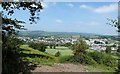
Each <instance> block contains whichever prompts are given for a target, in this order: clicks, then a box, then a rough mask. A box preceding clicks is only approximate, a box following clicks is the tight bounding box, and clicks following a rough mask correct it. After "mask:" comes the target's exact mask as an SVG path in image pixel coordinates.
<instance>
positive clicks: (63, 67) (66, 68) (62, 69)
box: [32, 63, 86, 72]
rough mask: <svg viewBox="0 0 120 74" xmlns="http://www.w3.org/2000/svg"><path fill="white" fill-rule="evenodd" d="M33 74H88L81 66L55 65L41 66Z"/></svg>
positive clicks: (69, 64)
mask: <svg viewBox="0 0 120 74" xmlns="http://www.w3.org/2000/svg"><path fill="white" fill-rule="evenodd" d="M32 72H86V70H85V68H84V66H83V65H81V64H78V65H76V64H71V63H67V64H55V65H54V66H45V65H40V66H38V67H36V69H35V70H33V71H32Z"/></svg>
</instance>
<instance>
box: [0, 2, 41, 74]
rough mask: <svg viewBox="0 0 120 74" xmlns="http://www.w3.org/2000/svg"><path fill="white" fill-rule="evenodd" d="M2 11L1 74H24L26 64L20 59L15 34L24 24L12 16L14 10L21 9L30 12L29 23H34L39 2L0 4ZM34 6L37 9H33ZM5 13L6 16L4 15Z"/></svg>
mask: <svg viewBox="0 0 120 74" xmlns="http://www.w3.org/2000/svg"><path fill="white" fill-rule="evenodd" d="M0 4H1V7H2V8H3V10H2V15H0V17H2V25H1V27H2V53H3V54H2V56H3V57H2V59H3V60H2V62H3V66H2V67H3V68H2V70H3V71H2V73H3V74H9V73H11V74H18V73H26V72H27V71H26V70H29V69H27V66H28V63H27V62H26V63H25V62H24V61H23V60H22V59H21V58H20V50H19V45H20V41H19V40H18V39H16V34H17V32H18V31H19V30H21V29H23V27H24V26H21V25H20V24H21V23H25V22H23V21H19V20H18V19H12V17H9V16H12V15H13V14H14V10H16V9H18V10H20V9H23V10H29V11H30V18H29V21H30V22H31V23H33V22H34V23H36V22H35V19H39V17H37V16H36V12H39V11H40V10H41V9H42V6H41V3H40V2H0ZM33 4H35V5H36V6H37V7H33ZM4 12H6V13H7V14H5V13H4ZM8 17H9V18H8Z"/></svg>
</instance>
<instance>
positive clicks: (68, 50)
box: [45, 46, 73, 56]
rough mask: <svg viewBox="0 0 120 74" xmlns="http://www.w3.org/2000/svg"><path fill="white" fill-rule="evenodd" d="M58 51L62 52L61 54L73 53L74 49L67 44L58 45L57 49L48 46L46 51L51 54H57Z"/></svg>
mask: <svg viewBox="0 0 120 74" xmlns="http://www.w3.org/2000/svg"><path fill="white" fill-rule="evenodd" d="M58 51H59V52H60V53H61V56H68V55H73V51H72V50H71V49H69V48H68V47H65V46H57V47H56V49H50V48H47V49H46V51H45V52H46V53H48V54H51V55H55V53H57V52H58Z"/></svg>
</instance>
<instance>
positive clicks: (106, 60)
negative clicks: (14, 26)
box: [88, 51, 117, 67]
mask: <svg viewBox="0 0 120 74" xmlns="http://www.w3.org/2000/svg"><path fill="white" fill-rule="evenodd" d="M88 56H90V57H92V58H93V60H95V61H96V62H97V63H98V64H104V65H107V66H111V67H115V65H116V62H117V59H115V58H114V57H113V56H112V55H110V54H106V53H102V52H98V51H95V52H91V53H88Z"/></svg>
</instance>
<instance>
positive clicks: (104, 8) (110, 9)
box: [94, 4, 118, 13]
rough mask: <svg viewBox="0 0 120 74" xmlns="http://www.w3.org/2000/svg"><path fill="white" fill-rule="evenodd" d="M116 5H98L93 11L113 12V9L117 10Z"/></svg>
mask: <svg viewBox="0 0 120 74" xmlns="http://www.w3.org/2000/svg"><path fill="white" fill-rule="evenodd" d="M117 8H118V5H117V4H110V5H108V6H102V7H98V8H96V9H95V10H94V12H97V13H109V12H113V11H115V10H117Z"/></svg>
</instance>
